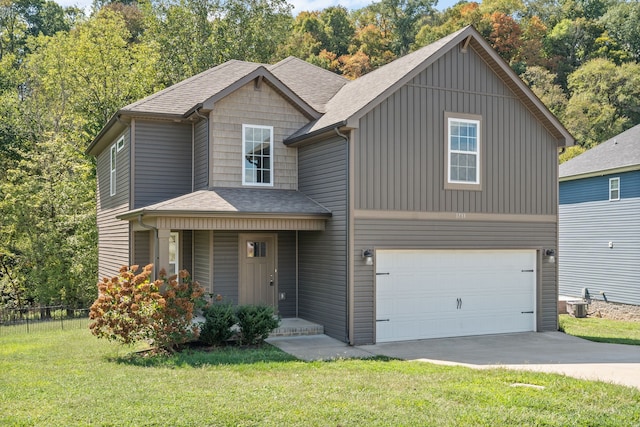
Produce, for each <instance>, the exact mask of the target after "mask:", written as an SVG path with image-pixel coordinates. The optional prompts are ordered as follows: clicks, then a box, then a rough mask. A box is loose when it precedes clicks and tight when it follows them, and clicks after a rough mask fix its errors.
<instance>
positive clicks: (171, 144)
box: [133, 120, 193, 208]
mask: <svg viewBox="0 0 640 427" xmlns="http://www.w3.org/2000/svg"><path fill="white" fill-rule="evenodd" d="M191 128H192V126H191V124H183V123H174V122H164V121H147V120H136V121H135V133H136V138H135V142H134V143H135V150H136V155H135V171H136V176H135V181H134V186H135V191H134V206H133V208H140V207H144V206H147V205H150V204H153V203H157V202H161V201H164V200H168V199H172V198H174V197H177V196H181V195H183V194H187V193H190V192H191V189H192V179H193V178H192V174H191V162H192V156H191V147H192V143H191V136H192V133H191V132H192V129H191Z"/></svg>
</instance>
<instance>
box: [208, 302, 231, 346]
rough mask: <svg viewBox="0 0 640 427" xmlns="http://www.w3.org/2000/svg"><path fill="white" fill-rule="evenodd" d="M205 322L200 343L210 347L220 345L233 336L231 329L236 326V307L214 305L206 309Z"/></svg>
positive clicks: (222, 304) (226, 304)
mask: <svg viewBox="0 0 640 427" xmlns="http://www.w3.org/2000/svg"><path fill="white" fill-rule="evenodd" d="M202 314H203V315H204V318H205V321H204V323H203V324H202V327H201V329H200V341H202V342H204V343H206V344H209V345H220V344H223V343H224V342H225V341H227V340H228V339H229V338H231V336H232V335H233V331H232V330H231V327H232V326H233V325H235V324H236V322H237V320H236V313H235V309H234V307H233V306H232V305H231V304H230V303H227V302H223V303H215V302H214V303H213V304H212V305H210V306H209V307H207V308H205V309H204V311H203V313H202Z"/></svg>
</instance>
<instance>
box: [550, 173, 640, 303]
mask: <svg viewBox="0 0 640 427" xmlns="http://www.w3.org/2000/svg"><path fill="white" fill-rule="evenodd" d="M563 185H564V183H561V186H563ZM604 185H607V189H608V183H604ZM561 191H564V190H561ZM607 197H608V194H607ZM609 242H612V244H613V248H609ZM638 242H640V198H633V199H622V200H619V201H615V202H609V201H608V200H606V201H598V202H587V203H572V204H562V205H560V244H559V249H558V265H559V288H560V293H561V294H563V295H568V296H580V295H581V292H582V288H587V289H589V292H590V294H591V295H592V296H593V297H595V298H598V299H601V298H602V296H601V295H599V293H600V292H604V293H605V295H606V297H607V299H608V300H609V301H615V302H621V303H627V304H638V305H640V268H639V266H640V246H639V245H638Z"/></svg>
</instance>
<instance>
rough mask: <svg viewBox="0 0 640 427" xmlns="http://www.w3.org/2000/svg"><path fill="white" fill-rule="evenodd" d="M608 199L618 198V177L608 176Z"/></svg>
mask: <svg viewBox="0 0 640 427" xmlns="http://www.w3.org/2000/svg"><path fill="white" fill-rule="evenodd" d="M609 200H620V178H609Z"/></svg>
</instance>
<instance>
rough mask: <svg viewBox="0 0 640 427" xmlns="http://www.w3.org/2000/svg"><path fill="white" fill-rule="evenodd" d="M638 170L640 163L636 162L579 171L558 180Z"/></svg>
mask: <svg viewBox="0 0 640 427" xmlns="http://www.w3.org/2000/svg"><path fill="white" fill-rule="evenodd" d="M638 170H640V164H638V165H629V166H621V167H617V168H611V169H603V170H598V171H592V172H584V173H579V174H575V175H568V176H561V177H560V178H559V181H560V182H564V181H575V180H578V179H584V178H593V177H597V176H605V175H613V174H617V173H624V172H633V171H638Z"/></svg>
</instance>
